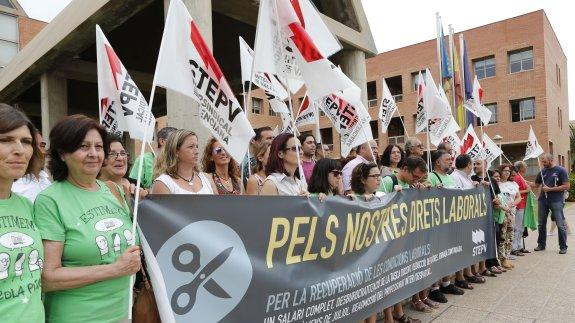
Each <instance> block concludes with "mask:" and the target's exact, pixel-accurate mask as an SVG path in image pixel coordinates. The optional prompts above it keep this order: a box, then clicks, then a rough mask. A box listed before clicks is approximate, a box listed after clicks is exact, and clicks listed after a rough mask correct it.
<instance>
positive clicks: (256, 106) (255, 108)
mask: <svg viewBox="0 0 575 323" xmlns="http://www.w3.org/2000/svg"><path fill="white" fill-rule="evenodd" d="M252 113H253V114H261V113H262V99H257V98H252Z"/></svg>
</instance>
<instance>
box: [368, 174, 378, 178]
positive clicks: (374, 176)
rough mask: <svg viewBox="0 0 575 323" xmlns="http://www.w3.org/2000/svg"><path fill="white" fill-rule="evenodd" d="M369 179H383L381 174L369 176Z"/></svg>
mask: <svg viewBox="0 0 575 323" xmlns="http://www.w3.org/2000/svg"><path fill="white" fill-rule="evenodd" d="M367 177H371V178H381V174H371V175H367Z"/></svg>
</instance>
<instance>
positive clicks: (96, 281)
mask: <svg viewBox="0 0 575 323" xmlns="http://www.w3.org/2000/svg"><path fill="white" fill-rule="evenodd" d="M50 143H51V149H50V162H49V165H48V168H49V169H50V171H51V173H52V175H53V177H54V180H55V183H54V184H53V185H52V186H50V187H49V188H48V189H46V190H45V191H43V192H42V193H40V194H39V195H38V197H37V199H36V203H35V205H34V213H35V214H34V217H35V220H36V223H37V225H38V228H39V229H40V232H41V235H42V239H43V244H44V252H45V260H44V270H43V272H42V290H43V292H44V293H45V298H44V304H45V308H46V319H47V321H50V322H117V321H119V320H122V319H125V318H126V317H127V314H128V296H129V288H131V286H129V284H130V276H131V275H133V274H135V273H136V272H138V270H139V269H140V264H141V261H140V248H139V246H137V245H135V246H132V244H133V241H134V239H135V237H134V235H133V234H132V232H131V231H130V230H131V228H132V221H131V219H130V211H129V208H128V206H127V203H126V201H125V199H124V198H123V197H122V196H123V189H122V187H120V186H118V185H115V184H113V183H111V182H106V183H104V182H101V181H99V180H97V176H98V173H99V172H100V170H101V167H102V163H103V161H104V158H105V157H106V156H107V154H108V145H107V134H106V132H105V130H104V129H103V128H102V127H101V126H100V125H99V124H98V123H97V122H96V121H94V120H92V119H90V118H88V117H86V116H82V115H73V116H68V117H65V118H63V119H62V120H60V121H59V122H58V123H57V124H56V125H55V126H54V128H53V129H52V131H51V132H50ZM70 309H74V310H73V311H72V310H70Z"/></svg>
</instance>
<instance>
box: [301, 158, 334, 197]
mask: <svg viewBox="0 0 575 323" xmlns="http://www.w3.org/2000/svg"><path fill="white" fill-rule="evenodd" d="M332 170H339V171H341V163H340V162H339V161H338V160H335V159H331V158H322V159H320V160H319V161H318V162H317V163H316V164H315V166H314V167H313V172H312V173H311V178H310V180H309V186H308V191H309V192H310V193H324V194H330V193H332V194H333V195H337V194H338V190H337V187H336V188H331V187H330V185H329V180H328V177H329V173H330V172H331V171H332Z"/></svg>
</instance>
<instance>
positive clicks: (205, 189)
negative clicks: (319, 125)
mask: <svg viewBox="0 0 575 323" xmlns="http://www.w3.org/2000/svg"><path fill="white" fill-rule="evenodd" d="M198 177H199V178H200V180H201V181H202V188H201V189H200V190H199V191H197V192H192V191H188V190H186V189H183V188H182V187H181V186H180V185H178V183H176V181H174V179H173V178H172V176H170V175H168V174H162V175H160V176H158V178H156V179H155V180H156V181H160V182H162V183H163V184H164V185H166V187H167V188H168V189H169V190H170V193H172V194H214V191H213V190H212V185H211V184H210V181H209V180H208V177H207V176H206V174H205V173H202V172H200V173H198ZM190 188H191V186H190ZM152 194H153V192H152Z"/></svg>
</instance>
